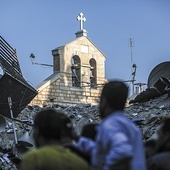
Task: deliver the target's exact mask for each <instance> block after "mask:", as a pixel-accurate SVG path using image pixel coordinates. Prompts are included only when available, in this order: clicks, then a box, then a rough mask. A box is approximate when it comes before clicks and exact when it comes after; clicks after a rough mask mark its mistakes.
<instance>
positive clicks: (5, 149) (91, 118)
mask: <svg viewBox="0 0 170 170" xmlns="http://www.w3.org/2000/svg"><path fill="white" fill-rule="evenodd" d="M51 107H53V108H55V109H56V110H60V111H63V113H64V114H66V116H68V117H69V118H70V120H71V122H72V123H73V128H74V131H75V133H76V134H77V135H80V133H81V129H82V127H83V126H84V125H85V124H87V123H99V122H100V121H101V119H100V116H99V107H98V106H91V105H90V104H78V105H76V106H68V107H67V106H60V105H54V106H51ZM41 109H42V108H41V107H39V106H37V105H35V106H27V107H26V108H25V109H24V110H23V111H22V112H21V113H20V114H19V115H18V117H17V118H16V119H13V120H11V119H9V118H5V120H6V126H5V128H4V130H3V131H1V132H0V167H1V169H13V170H15V169H18V167H19V164H20V161H21V160H22V156H23V154H24V153H25V152H26V151H28V150H29V149H32V148H33V147H34V143H33V141H32V126H33V119H34V116H35V115H36V113H37V112H38V111H40V110H41ZM125 110H126V115H127V117H129V119H131V120H132V121H134V123H136V124H137V126H139V128H140V129H141V131H142V134H143V141H145V140H147V139H149V138H150V137H151V136H152V135H153V134H154V133H155V132H156V128H157V127H158V126H159V125H160V123H161V122H162V121H163V120H164V119H167V118H169V117H170V97H168V95H167V94H165V95H162V96H160V97H157V98H154V99H150V100H149V101H146V102H142V103H134V104H132V105H129V106H127V107H126V108H125ZM14 120H15V121H14ZM13 121H14V122H15V129H16V134H17V142H18V144H17V145H16V144H15V138H14V131H13V126H12V122H13ZM1 129H2V128H1ZM25 134H27V136H26V135H25ZM24 135H25V136H24ZM23 136H24V137H25V138H23ZM21 139H22V140H21Z"/></svg>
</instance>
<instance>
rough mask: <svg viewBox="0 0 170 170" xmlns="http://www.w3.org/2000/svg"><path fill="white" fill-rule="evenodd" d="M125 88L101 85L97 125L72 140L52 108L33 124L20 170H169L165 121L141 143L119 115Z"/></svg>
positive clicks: (169, 128) (168, 123) (169, 134)
mask: <svg viewBox="0 0 170 170" xmlns="http://www.w3.org/2000/svg"><path fill="white" fill-rule="evenodd" d="M127 97H128V87H127V85H126V84H125V83H124V82H122V81H120V80H112V81H109V82H108V83H106V84H105V85H104V87H103V89H102V92H101V96H100V103H99V109H100V110H99V111H100V116H101V118H102V121H101V123H99V124H93V123H90V124H87V125H85V126H84V127H83V129H82V132H81V135H80V136H79V137H76V136H75V134H74V132H73V128H72V123H71V121H70V120H69V118H67V117H66V116H65V114H63V113H62V112H59V111H57V110H55V109H53V108H44V109H42V110H41V111H39V112H38V113H37V114H36V116H35V119H34V129H33V132H34V133H33V136H34V141H35V144H36V149H33V150H30V151H28V152H27V153H26V154H25V155H24V157H23V160H22V163H21V166H20V169H21V170H30V169H31V170H48V169H49V170H56V169H58V170H170V161H169V158H170V119H166V120H165V121H164V122H162V124H161V126H160V127H159V129H158V132H157V136H156V137H155V138H153V139H151V140H148V141H147V142H145V143H144V142H143V139H142V133H141V131H140V129H139V128H138V127H137V126H136V125H135V123H134V122H133V121H131V120H130V119H129V118H128V117H126V116H125V114H124V112H125V111H124V108H125V104H126V101H127Z"/></svg>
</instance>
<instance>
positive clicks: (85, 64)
mask: <svg viewBox="0 0 170 170" xmlns="http://www.w3.org/2000/svg"><path fill="white" fill-rule="evenodd" d="M77 20H78V21H79V22H80V30H79V31H77V32H76V33H75V34H76V38H75V39H74V40H73V41H71V42H69V43H67V44H65V45H63V46H59V47H57V48H55V49H53V50H52V55H53V74H52V75H51V76H50V77H49V78H47V79H46V80H45V81H44V83H41V86H39V87H38V89H37V90H39V94H40V93H42V92H44V94H45V93H46V92H48V93H46V98H44V99H43V98H42V95H41V98H39V100H41V102H40V103H41V104H42V103H43V102H47V103H48V102H49V101H50V99H53V100H52V102H53V103H52V104H66V105H70V104H71V105H74V104H77V103H90V104H97V100H98V98H99V95H100V91H101V88H102V86H103V84H104V83H105V82H106V80H105V60H106V56H105V55H104V54H103V53H102V52H101V50H100V49H99V48H97V46H96V45H95V44H94V43H93V42H92V41H91V40H90V39H89V38H88V37H87V31H86V30H85V29H83V23H84V22H85V21H86V18H85V17H83V13H80V14H79V15H78V17H77ZM47 82H48V84H47ZM45 84H46V85H47V86H45ZM47 88H48V90H47ZM45 91H46V92H45ZM37 96H38V95H37ZM37 96H36V98H38V97H37ZM36 98H35V99H34V101H37V100H36ZM36 104H37V103H36Z"/></svg>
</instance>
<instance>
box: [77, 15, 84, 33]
mask: <svg viewBox="0 0 170 170" xmlns="http://www.w3.org/2000/svg"><path fill="white" fill-rule="evenodd" d="M77 20H78V21H80V30H83V22H85V21H86V18H85V17H83V13H82V12H81V13H80V14H79V15H78V17H77Z"/></svg>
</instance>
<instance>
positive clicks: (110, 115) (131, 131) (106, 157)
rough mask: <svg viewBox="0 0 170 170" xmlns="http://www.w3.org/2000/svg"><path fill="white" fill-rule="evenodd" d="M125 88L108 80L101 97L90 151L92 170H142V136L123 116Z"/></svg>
mask: <svg viewBox="0 0 170 170" xmlns="http://www.w3.org/2000/svg"><path fill="white" fill-rule="evenodd" d="M127 96H128V87H127V86H126V85H125V84H124V83H123V82H121V81H116V80H115V81H110V82H108V83H106V84H105V85H104V87H103V90H102V93H101V97H100V115H101V117H102V118H103V120H102V122H101V123H100V124H99V126H98V127H97V129H96V130H97V134H96V139H95V147H94V148H93V150H92V168H93V169H94V170H112V169H113V170H145V169H146V165H145V155H144V147H143V142H142V135H141V132H140V130H139V129H138V127H137V126H136V125H135V124H134V123H133V122H132V121H131V120H130V119H129V118H127V117H126V116H125V114H124V107H125V103H126V100H127Z"/></svg>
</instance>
